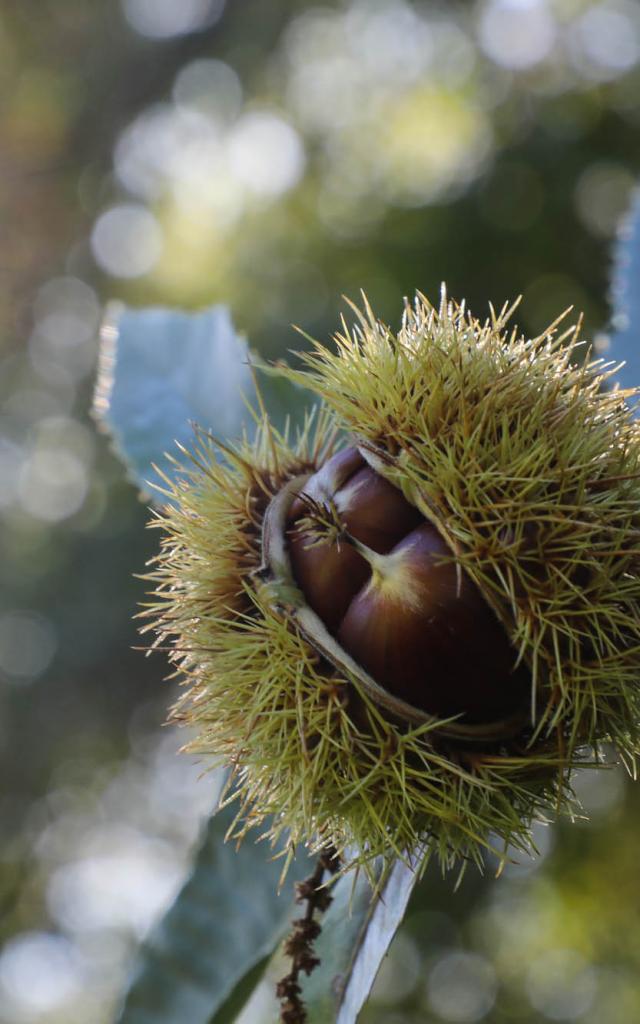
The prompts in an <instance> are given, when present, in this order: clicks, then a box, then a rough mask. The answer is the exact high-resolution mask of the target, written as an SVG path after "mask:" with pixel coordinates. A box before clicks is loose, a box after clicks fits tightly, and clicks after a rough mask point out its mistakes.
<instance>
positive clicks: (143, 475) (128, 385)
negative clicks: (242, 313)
mask: <svg viewBox="0 0 640 1024" xmlns="http://www.w3.org/2000/svg"><path fill="white" fill-rule="evenodd" d="M250 361H254V360H253V357H252V356H251V354H250V352H249V349H248V347H247V343H246V340H245V339H244V338H243V337H242V336H240V335H238V334H237V333H236V331H235V329H234V327H233V324H232V322H231V315H230V313H229V309H228V308H227V307H226V306H211V308H209V309H205V310H202V311H201V312H198V313H187V312H183V311H181V310H175V309H163V308H160V307H158V308H150V309H126V308H122V307H119V308H118V309H117V310H116V309H113V310H112V311H111V312H110V313H108V315H107V319H106V321H105V323H104V325H103V329H102V333H101V351H100V373H99V378H98V383H97V386H96V396H95V402H94V409H95V413H96V415H97V417H98V419H99V420H100V421H101V422H102V423H104V425H105V427H106V429H107V430H108V432H109V433H110V434H111V436H112V438H113V441H114V445H115V448H116V451H117V453H118V454H119V455H120V457H121V458H122V459H123V461H124V462H125V463H126V465H127V467H128V469H129V473H130V476H131V478H132V480H133V481H134V482H135V483H136V484H137V486H138V487H140V488H141V490H142V491H143V493H145V494H147V495H148V494H149V493H152V491H151V492H150V487H149V485H153V484H159V483H161V478H160V477H159V475H158V473H157V472H156V470H155V469H154V468H153V466H154V463H155V464H156V465H158V466H160V467H161V468H162V469H163V471H165V472H167V473H169V475H170V474H171V464H170V463H168V462H167V461H166V459H164V455H165V454H166V453H175V448H176V442H179V443H180V444H182V445H184V447H186V448H189V447H190V446H191V442H192V439H193V426H192V424H193V423H198V424H199V425H200V426H201V427H204V428H205V429H207V430H210V431H211V432H212V433H213V434H214V435H215V436H216V437H219V438H220V440H222V441H229V440H235V439H237V438H239V437H240V435H241V433H242V430H243V428H244V429H246V431H247V433H248V434H249V436H251V435H252V433H253V430H254V426H255V424H254V418H253V416H252V413H251V409H250V406H251V407H252V408H254V409H256V408H257V407H258V402H257V399H256V389H255V384H254V378H253V374H252V371H251V367H250V365H249V363H250ZM259 386H260V393H261V396H262V399H263V401H264V404H265V406H266V409H267V412H268V413H269V414H270V416H272V418H273V422H274V423H275V425H276V426H277V427H278V428H280V429H283V428H284V426H285V423H286V421H287V419H288V418H290V419H291V420H292V422H293V423H296V422H298V423H299V422H301V420H302V414H303V411H304V408H305V407H306V406H307V405H310V404H312V403H311V402H310V401H309V400H308V397H307V394H306V392H305V391H304V390H303V389H302V388H300V387H298V386H296V385H293V384H290V383H289V382H288V381H286V380H284V379H283V378H280V377H278V376H274V375H272V374H271V373H269V374H262V375H261V377H260V385H259Z"/></svg>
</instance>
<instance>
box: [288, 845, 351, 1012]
mask: <svg viewBox="0 0 640 1024" xmlns="http://www.w3.org/2000/svg"><path fill="white" fill-rule="evenodd" d="M339 867H340V857H339V855H338V854H337V853H336V851H335V850H334V849H333V848H331V849H329V850H325V851H324V852H323V853H321V854H320V856H319V857H318V862H317V864H316V866H315V869H314V872H313V874H312V875H310V876H309V878H305V880H304V881H303V882H298V883H297V884H296V902H298V903H305V902H306V904H307V907H306V910H305V912H304V915H303V916H302V917H299V918H296V919H295V920H294V921H293V927H292V930H291V933H290V934H289V937H288V938H287V940H286V942H285V944H284V951H285V954H286V955H287V956H290V957H291V961H292V964H291V970H290V972H289V974H286V975H285V976H284V978H282V979H281V980H280V981H279V982H278V984H277V986H276V996H277V997H278V999H279V1000H280V1021H281V1024H304V1022H305V1021H306V1019H307V1011H306V1007H305V1005H304V1002H303V1000H302V999H301V998H300V996H301V992H302V988H301V986H300V982H299V980H298V979H299V976H300V973H301V972H303V973H304V974H306V975H309V974H311V972H312V971H313V970H315V968H316V967H317V966H318V964H319V963H320V960H319V959H318V957H317V956H314V952H313V944H314V942H315V940H316V939H317V938H318V935H319V934H320V932H321V931H322V925H321V924H320V923H319V922H318V921H316V920H315V918H314V914H315V912H316V911H318V913H320V914H323V913H324V912H325V910H327V908H328V907H329V905H330V903H331V901H332V899H333V896H331V894H330V893H329V891H328V889H327V888H326V887H324V886H323V885H322V881H323V878H324V875H325V872H328V873H329V874H330V875H335V873H336V872H337V871H338V869H339Z"/></svg>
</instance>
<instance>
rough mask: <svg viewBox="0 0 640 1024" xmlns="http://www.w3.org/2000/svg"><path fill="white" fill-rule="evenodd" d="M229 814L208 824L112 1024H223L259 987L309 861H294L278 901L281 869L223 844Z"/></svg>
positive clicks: (260, 855)
mask: <svg viewBox="0 0 640 1024" xmlns="http://www.w3.org/2000/svg"><path fill="white" fill-rule="evenodd" d="M234 813H235V811H234V809H233V808H227V809H225V810H224V811H221V812H220V814H217V815H215V817H213V818H212V819H211V821H210V822H209V825H208V827H207V830H206V833H205V836H204V840H203V843H202V846H201V848H200V850H199V852H198V854H197V858H196V862H195V867H194V870H193V874H192V875H191V877H190V878H189V880H188V881H187V882H186V884H185V885H184V887H183V889H182V891H181V892H180V893H179V895H178V897H177V899H176V901H175V903H174V904H173V906H172V907H171V909H170V910H169V911H168V913H167V914H166V916H165V918H164V920H163V921H162V922H161V923H160V925H159V927H158V928H157V929H156V930H155V932H153V933H152V935H151V936H150V938H149V939H148V940H147V942H146V943H145V944H144V945H143V947H142V950H141V953H140V956H139V962H138V966H137V968H136V970H135V975H134V977H133V980H132V982H131V985H130V987H129V991H128V993H127V996H126V998H125V1003H124V1006H123V1008H122V1010H121V1013H120V1015H119V1016H118V1017H117V1024H186V1022H188V1024H212V1022H215V1024H222V1022H226V1021H228V1020H231V1019H233V1018H232V1017H231V1016H229V1015H230V1014H231V1013H232V1012H233V1013H237V1012H239V1010H240V1009H241V1008H242V1006H243V1005H244V1002H245V1001H246V1000H247V999H248V998H249V996H250V995H251V992H252V991H253V988H255V986H256V985H257V984H258V982H259V980H260V977H261V973H262V970H263V969H264V962H263V961H264V960H265V958H266V957H267V956H268V955H269V954H270V953H271V952H272V951H273V950H274V949H275V947H276V945H277V943H278V942H279V940H280V938H281V937H282V934H283V932H284V931H285V930H286V925H287V921H288V919H289V918H290V917H291V916H292V902H293V889H294V882H295V881H296V880H297V879H300V878H303V877H304V876H305V875H308V874H309V872H310V866H309V865H310V861H309V859H308V858H307V857H306V856H305V855H302V854H300V855H298V856H297V857H296V859H295V861H294V863H293V864H292V865H291V868H290V870H289V872H288V874H287V877H286V881H285V883H284V885H283V886H282V889H281V891H280V892H279V893H278V882H279V878H280V873H281V870H282V865H283V861H282V859H280V858H279V859H277V860H273V859H272V858H273V852H272V850H271V848H270V847H269V846H268V845H267V844H266V843H256V842H252V838H251V836H250V835H249V836H248V837H247V838H246V839H245V840H244V842H243V843H242V845H241V846H240V848H239V849H238V850H236V847H235V844H234V843H231V842H230V843H225V842H224V836H225V833H226V831H227V829H228V828H229V825H230V824H231V821H232V820H233V817H234ZM218 1012H220V1014H221V1015H220V1016H218Z"/></svg>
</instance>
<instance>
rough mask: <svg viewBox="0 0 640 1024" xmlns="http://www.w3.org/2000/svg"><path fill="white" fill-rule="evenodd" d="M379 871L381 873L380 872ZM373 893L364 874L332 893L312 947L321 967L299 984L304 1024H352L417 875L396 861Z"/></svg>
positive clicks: (342, 882) (346, 879)
mask: <svg viewBox="0 0 640 1024" xmlns="http://www.w3.org/2000/svg"><path fill="white" fill-rule="evenodd" d="M380 870H381V869H380ZM378 878H379V879H381V886H380V888H379V890H378V893H377V894H374V893H373V890H372V888H371V886H370V884H369V883H368V882H367V880H366V878H365V876H364V875H363V874H360V875H359V876H358V877H357V879H356V881H355V884H354V880H353V877H352V876H351V875H345V876H344V877H343V878H341V879H340V881H339V882H338V883H337V884H336V886H335V889H334V890H333V903H332V904H331V906H330V907H329V910H328V911H327V913H326V916H325V918H324V920H323V922H322V932H321V934H320V936H319V938H318V940H317V942H316V945H315V948H316V952H317V955H318V956H319V957H320V966H319V967H318V968H317V969H316V970H315V971H314V972H313V974H312V975H311V976H310V977H309V978H308V979H307V980H306V981H304V982H303V984H302V998H303V999H304V1001H305V1003H306V1005H307V1009H308V1013H309V1024H334V1022H336V1024H354V1022H355V1021H356V1020H357V1018H358V1014H359V1013H360V1010H361V1009H362V1007H363V1005H364V1003H365V1001H366V999H367V997H368V995H369V993H370V991H371V988H372V986H373V983H374V981H375V978H376V975H377V973H378V970H379V968H380V964H381V963H382V960H383V957H384V955H385V953H386V952H387V950H388V948H389V946H390V944H391V941H392V939H393V937H394V935H395V933H396V931H397V929H398V927H399V925H400V923H401V921H402V919H403V917H404V914H405V911H406V909H407V904H408V902H409V897H410V896H411V893H412V891H413V888H414V886H415V884H416V882H417V880H418V875H417V873H416V872H415V871H413V870H412V869H411V868H410V867H408V866H407V865H406V864H404V863H402V862H401V861H396V863H395V864H394V866H393V868H391V870H390V871H389V872H388V874H387V876H386V878H385V879H382V876H380V875H379V876H378Z"/></svg>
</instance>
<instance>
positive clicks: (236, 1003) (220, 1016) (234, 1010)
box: [209, 954, 271, 1024]
mask: <svg viewBox="0 0 640 1024" xmlns="http://www.w3.org/2000/svg"><path fill="white" fill-rule="evenodd" d="M270 959H271V956H270V955H269V954H267V955H266V956H263V957H262V959H261V960H258V962H257V964H254V966H253V967H250V968H249V970H248V971H247V973H246V974H245V975H244V977H242V978H241V979H240V981H239V982H238V984H237V985H236V986H235V988H234V990H233V992H232V993H231V995H230V996H229V998H228V999H225V1001H224V1003H223V1004H222V1006H221V1007H220V1009H219V1010H216V1012H215V1013H214V1015H213V1017H211V1019H210V1020H209V1024H233V1022H234V1021H235V1019H236V1017H237V1016H238V1015H239V1014H240V1012H241V1011H242V1010H243V1009H244V1007H245V1005H246V1003H247V1002H248V1001H249V997H250V996H251V995H252V993H253V991H254V989H255V988H256V987H257V986H258V984H259V983H260V982H261V981H262V976H263V974H264V972H265V970H266V969H267V966H268V964H269V961H270Z"/></svg>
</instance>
